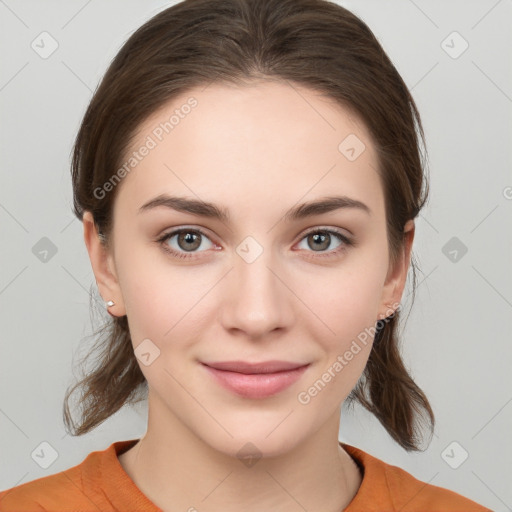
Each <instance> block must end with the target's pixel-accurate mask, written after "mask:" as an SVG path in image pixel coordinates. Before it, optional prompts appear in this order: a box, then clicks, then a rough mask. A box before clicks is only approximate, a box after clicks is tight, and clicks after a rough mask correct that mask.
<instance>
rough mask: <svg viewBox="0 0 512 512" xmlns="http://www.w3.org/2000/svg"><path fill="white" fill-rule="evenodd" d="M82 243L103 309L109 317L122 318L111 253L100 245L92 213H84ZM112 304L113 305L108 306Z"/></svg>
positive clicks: (121, 307) (122, 309)
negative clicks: (101, 299)
mask: <svg viewBox="0 0 512 512" xmlns="http://www.w3.org/2000/svg"><path fill="white" fill-rule="evenodd" d="M82 221H83V225H84V242H85V246H86V247H87V252H88V253H89V259H90V261H91V266H92V270H93V273H94V277H95V279H96V284H97V285H98V290H99V292H100V295H101V297H102V298H103V300H104V302H105V307H106V308H107V311H108V313H109V314H110V315H111V316H124V315H125V314H126V312H125V309H124V304H123V300H122V295H121V289H120V286H119V282H118V279H117V276H116V274H115V266H114V261H113V256H112V253H111V252H110V251H109V250H108V249H107V248H106V246H105V245H104V244H103V243H102V241H101V238H100V236H99V234H98V230H97V226H96V223H95V222H94V218H93V216H92V213H91V212H89V211H86V212H84V215H83V219H82ZM110 301H111V302H113V304H111V305H108V304H109V303H110Z"/></svg>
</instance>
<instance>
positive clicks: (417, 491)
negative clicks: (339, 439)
mask: <svg viewBox="0 0 512 512" xmlns="http://www.w3.org/2000/svg"><path fill="white" fill-rule="evenodd" d="M341 444H342V446H343V448H344V449H345V450H346V451H347V452H348V453H349V455H351V457H352V458H353V459H354V460H355V461H356V462H357V464H358V465H359V467H360V468H361V470H362V471H363V473H364V474H363V480H362V483H361V486H360V488H359V491H358V492H357V494H356V496H355V497H354V499H353V501H352V502H351V503H350V505H349V507H348V508H347V509H346V511H347V512H360V511H361V512H362V511H363V510H364V511H365V512H377V511H379V512H383V511H384V510H386V512H387V511H389V512H394V511H400V512H427V511H429V512H434V511H435V512H491V510H490V509H489V508H486V507H484V506H482V505H480V504H478V503H476V502H475V501H473V500H470V499H469V498H466V497H464V496H462V495H461V494H458V493H456V492H454V491H451V490H449V489H446V488H444V487H439V486H436V485H432V484H430V483H426V482H423V481H421V480H418V479H417V478H415V477H414V476H413V475H412V474H411V473H408V472H407V471H405V470H404V469H402V468H400V467H398V466H394V465H392V464H388V463H386V462H384V461H383V460H381V459H378V458H377V457H374V456H373V455H370V454H369V453H367V452H365V451H363V450H361V449H359V448H356V447H354V446H351V445H347V444H345V443H341Z"/></svg>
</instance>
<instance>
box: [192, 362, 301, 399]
mask: <svg viewBox="0 0 512 512" xmlns="http://www.w3.org/2000/svg"><path fill="white" fill-rule="evenodd" d="M202 364H203V366H204V367H205V368H206V369H207V370H208V371H209V372H210V374H211V375H213V376H214V377H215V379H216V380H217V382H218V383H219V384H221V385H222V386H223V387H225V388H226V389H229V390H230V391H233V392H234V393H237V394H238V395H241V396H243V397H246V398H266V397H268V396H271V395H275V394H277V393H279V392H281V391H283V390H285V389H286V388H288V387H289V386H291V385H292V384H293V383H294V382H296V381H297V380H298V379H299V378H300V377H301V376H302V374H303V373H304V371H305V370H306V368H307V367H308V366H309V364H303V363H291V362H287V361H266V362H262V363H247V362H244V361H223V362H212V363H202Z"/></svg>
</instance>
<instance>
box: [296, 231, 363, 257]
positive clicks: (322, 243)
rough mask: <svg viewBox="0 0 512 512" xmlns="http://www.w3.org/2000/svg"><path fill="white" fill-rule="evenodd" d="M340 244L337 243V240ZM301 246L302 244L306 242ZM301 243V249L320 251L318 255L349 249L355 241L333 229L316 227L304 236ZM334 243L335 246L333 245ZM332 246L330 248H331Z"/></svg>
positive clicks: (328, 254) (330, 254) (327, 254)
mask: <svg viewBox="0 0 512 512" xmlns="http://www.w3.org/2000/svg"><path fill="white" fill-rule="evenodd" d="M336 241H338V244H337V245H335V242H336ZM304 242H305V247H304V245H303V246H302V247H301V246H300V244H304ZM300 244H299V248H300V249H306V251H307V252H310V253H311V252H312V253H318V256H326V257H328V256H333V255H336V254H337V253H339V252H340V251H343V250H345V249H347V248H348V247H349V246H351V245H354V243H353V242H352V241H351V240H350V239H349V238H348V237H347V236H345V235H343V234H342V233H340V232H338V231H334V230H332V229H316V230H315V231H310V232H309V233H306V235H305V236H304V237H303V238H302V240H301V242H300ZM333 245H334V247H333ZM329 248H330V250H329Z"/></svg>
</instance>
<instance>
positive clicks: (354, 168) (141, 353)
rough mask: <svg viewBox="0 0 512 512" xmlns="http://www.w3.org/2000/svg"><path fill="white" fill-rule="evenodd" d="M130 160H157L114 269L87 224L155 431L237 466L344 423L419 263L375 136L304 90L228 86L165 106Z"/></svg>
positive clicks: (123, 223) (124, 188) (132, 188)
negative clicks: (230, 366)
mask: <svg viewBox="0 0 512 512" xmlns="http://www.w3.org/2000/svg"><path fill="white" fill-rule="evenodd" d="M191 97H193V98H194V101H192V100H191V101H190V102H189V103H187V100H189V98H191ZM184 105H193V106H191V107H190V108H187V107H184ZM177 109H178V114H177V115H175V118H174V120H173V121H172V122H173V123H174V124H173V126H172V127H171V128H170V125H169V119H170V118H171V116H172V115H173V114H175V111H176V110H177ZM166 122H167V123H168V124H167V125H165V123H166ZM148 137H149V138H148ZM347 137H348V139H347ZM151 141H152V142H151ZM363 144H364V146H363ZM144 145H145V146H146V147H150V146H151V147H150V149H149V150H148V151H144V150H142V151H139V150H140V148H141V147H142V146H144ZM351 148H352V149H351ZM133 151H139V156H140V154H141V153H145V156H142V157H141V158H140V159H138V160H137V164H136V165H135V166H134V167H133V168H131V169H130V171H129V172H128V173H127V174H126V176H125V177H124V178H123V180H122V182H121V183H120V184H119V185H117V187H118V190H116V194H117V196H116V200H115V203H114V223H113V239H112V242H113V243H112V248H111V251H110V252H109V253H108V254H106V255H104V258H103V259H102V258H101V257H100V255H101V248H100V247H99V245H98V243H97V238H96V236H95V234H94V231H93V224H92V223H91V222H89V221H90V217H86V218H84V226H86V242H87V244H88V248H89V253H90V255H91V261H92V263H93V268H94V271H95V274H96V278H97V282H98V286H99V287H100V293H101V294H102V296H103V298H104V299H105V300H109V299H113V300H114V301H115V303H116V305H115V306H114V307H112V308H110V311H111V312H112V313H113V314H115V315H117V316H120V315H124V314H126V315H127V317H128V322H129V328H130V333H131V337H132V342H133V347H134V349H135V353H136V354H137V355H138V357H139V365H140V368H141V370H142V372H143V374H144V376H145V377H146V379H147V381H148V384H149V403H150V421H151V416H153V417H154V418H158V421H159V423H160V424H161V425H167V426H168V425H171V424H175V425H177V424H179V425H181V426H183V428H185V429H186V430H187V431H188V432H190V433H192V435H193V436H194V437H195V438H199V439H201V440H203V441H204V442H205V443H206V444H207V445H209V446H211V447H213V448H215V449H216V450H218V451H220V452H224V453H226V454H229V455H236V453H237V452H238V450H239V449H240V448H241V447H242V446H243V445H245V443H247V442H251V443H253V444H254V445H255V446H256V447H257V449H258V450H259V451H260V452H261V453H263V454H265V455H279V454H282V453H285V452H287V451H288V450H290V449H292V448H293V447H294V446H295V445H297V444H298V443H300V442H303V441H305V440H307V439H308V438H309V437H311V436H313V435H315V433H317V432H318V431H319V430H321V429H322V428H328V425H334V424H336V419H339V412H340V407H341V404H342V402H343V401H344V399H345V398H346V397H347V395H348V394H349V393H350V391H351V390H352V388H353V387H354V386H355V384H356V382H357V380H358V379H359V377H360V375H361V374H362V372H363V370H364V367H365V365H366V362H367V359H368V356H369V353H370V350H371V345H372V341H373V338H372V332H371V328H372V327H373V326H375V323H376V322H377V320H378V319H379V318H382V317H384V316H389V315H390V314H391V313H392V312H393V309H396V307H397V303H398V302H399V301H400V296H401V293H402V291H403V286H404V281H405V276H406V270H407V266H408V257H409V254H408V252H407V251H406V253H405V255H404V258H405V259H403V260H402V264H401V266H400V265H397V266H395V267H393V268H391V267H390V259H389V248H388V243H387V236H386V219H385V209H384V208H385V205H384V196H383V189H382V186H381V183H380V178H379V175H378V173H377V168H378V163H377V157H376V153H375V150H374V146H373V144H372V141H371V140H370V136H369V133H368V131H367V130H366V128H365V126H364V125H363V124H362V123H361V122H359V121H358V120H357V118H356V117H355V116H352V115H351V114H350V112H349V111H348V110H345V109H344V108H342V107H341V106H339V105H337V104H336V103H334V102H332V100H328V99H326V98H325V97H322V96H320V95H319V94H318V93H316V92H314V91H312V90H309V89H306V88H303V87H300V86H298V85H294V86H293V87H292V86H291V85H289V84H286V83H281V82H262V83H254V84H251V85H250V86H249V85H248V86H244V87H235V86H228V85H220V84H218V85H210V86H209V87H207V88H206V89H203V88H200V89H199V88H198V89H194V90H191V91H189V92H188V93H187V94H184V95H183V96H182V97H180V98H177V99H174V100H173V101H172V102H171V103H169V104H168V105H166V106H165V107H164V108H161V109H160V110H159V111H157V112H155V113H154V114H153V115H152V116H151V117H150V118H149V119H148V120H147V121H146V122H145V123H144V124H143V125H141V126H140V127H139V129H138V132H137V137H136V138H135V139H134V140H133V141H132V145H131V147H130V150H129V151H128V152H127V155H125V157H126V160H128V159H129V158H130V155H132V154H133ZM139 160H140V161H139ZM110 193H112V192H110ZM171 196H172V197H173V198H182V199H186V200H190V201H200V202H201V203H202V204H203V207H202V208H199V207H198V206H197V205H196V206H195V207H190V205H188V206H187V203H186V201H181V202H180V201H174V202H172V201H171V200H169V198H170V197H171ZM339 197H341V198H344V199H341V200H338V201H337V202H336V201H331V203H330V207H324V208H322V207H318V208H309V209H308V208H306V207H305V206H301V205H304V204H309V203H314V202H318V201H325V200H326V198H331V199H332V198H339ZM156 198H159V201H156V202H155V201H154V200H155V199H156ZM166 198H167V200H166ZM205 203H211V205H210V207H208V208H205V207H204V204H205ZM334 203H336V204H335V205H334V207H333V204H334ZM212 205H214V206H216V208H214V207H213V206H212ZM299 207H300V208H299ZM215 212H217V213H219V212H221V213H223V214H224V216H217V215H213V213H215ZM293 212H295V215H293ZM301 213H302V215H301ZM410 233H411V234H412V233H413V231H411V232H410ZM410 242H412V237H411V238H410ZM408 247H409V248H410V245H409V246H408ZM102 261H106V263H102ZM393 306H394V307H393ZM391 308H393V309H391ZM369 333H370V334H369ZM226 361H227V362H233V361H244V362H250V363H261V362H267V361H281V362H287V363H291V364H292V366H294V367H302V368H300V369H298V370H290V371H288V372H282V373H281V374H278V373H276V372H275V371H271V372H270V374H267V375H266V376H265V375H262V374H261V372H264V371H270V370H272V368H270V367H267V368H266V369H263V370H261V369H260V370H257V372H259V375H252V376H250V375H240V374H239V373H234V372H226V371H222V370H212V369H209V368H208V367H207V366H206V365H205V364H204V363H212V364H213V363H215V362H226ZM239 370H240V368H239ZM253 370H254V369H253ZM274 370H275V369H274ZM244 371H247V370H244ZM332 422H334V423H332ZM336 425H337V424H336ZM336 434H337V427H336Z"/></svg>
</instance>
